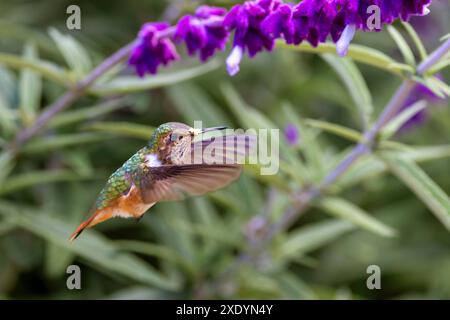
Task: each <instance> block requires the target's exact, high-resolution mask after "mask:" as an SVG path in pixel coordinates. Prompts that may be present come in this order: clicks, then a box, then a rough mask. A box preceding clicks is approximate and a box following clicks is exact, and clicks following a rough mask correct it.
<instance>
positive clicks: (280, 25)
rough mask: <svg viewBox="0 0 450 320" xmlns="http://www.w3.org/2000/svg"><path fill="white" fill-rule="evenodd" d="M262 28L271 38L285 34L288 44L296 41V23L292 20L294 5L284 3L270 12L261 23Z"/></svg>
mask: <svg viewBox="0 0 450 320" xmlns="http://www.w3.org/2000/svg"><path fill="white" fill-rule="evenodd" d="M261 30H262V32H263V33H264V34H266V35H268V36H269V37H271V38H274V39H277V38H281V36H283V38H284V40H285V41H286V43H287V44H292V43H293V42H294V31H295V29H294V24H293V22H292V6H291V5H288V4H282V5H280V6H278V8H277V9H276V10H274V11H273V12H272V13H271V14H269V15H268V16H267V17H266V18H265V19H264V20H263V22H262V23H261Z"/></svg>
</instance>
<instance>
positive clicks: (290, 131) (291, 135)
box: [284, 123, 300, 146]
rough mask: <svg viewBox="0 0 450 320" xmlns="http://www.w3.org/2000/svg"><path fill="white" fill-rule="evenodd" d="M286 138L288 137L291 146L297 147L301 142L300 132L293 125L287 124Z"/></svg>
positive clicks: (285, 129)
mask: <svg viewBox="0 0 450 320" xmlns="http://www.w3.org/2000/svg"><path fill="white" fill-rule="evenodd" d="M284 136H285V137H286V140H287V142H288V143H289V144H290V145H291V146H295V145H297V144H298V142H299V140H300V134H299V132H298V129H297V127H296V126H295V125H294V124H292V123H289V124H287V125H286V127H285V128H284Z"/></svg>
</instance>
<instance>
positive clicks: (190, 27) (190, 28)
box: [174, 6, 229, 62]
mask: <svg viewBox="0 0 450 320" xmlns="http://www.w3.org/2000/svg"><path fill="white" fill-rule="evenodd" d="M225 13H226V10H224V9H222V8H218V7H209V6H201V7H199V8H198V9H197V10H196V12H195V15H194V16H184V17H183V18H181V19H180V21H179V22H178V24H177V28H176V31H175V35H174V38H175V39H176V40H177V42H181V41H184V42H185V43H186V46H187V49H188V53H189V55H193V54H195V53H196V52H200V59H201V61H202V62H204V61H206V60H207V59H208V58H209V57H211V56H212V55H214V53H215V51H216V50H223V49H224V48H225V44H226V42H227V40H228V36H229V32H228V31H227V30H226V28H225V26H224V25H223V24H212V23H211V24H208V23H207V22H208V21H210V20H211V21H212V19H218V18H221V17H223V16H224V15H225Z"/></svg>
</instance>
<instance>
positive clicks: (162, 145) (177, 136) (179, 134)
mask: <svg viewBox="0 0 450 320" xmlns="http://www.w3.org/2000/svg"><path fill="white" fill-rule="evenodd" d="M223 129H226V127H213V128H206V129H196V128H192V127H190V126H188V125H186V124H184V123H180V122H168V123H165V124H162V125H160V126H159V127H158V128H157V129H156V130H155V132H154V133H153V136H152V138H151V139H150V141H149V145H150V146H151V147H152V149H153V150H154V151H155V152H157V153H158V154H159V158H160V159H162V160H167V161H170V162H172V163H178V162H180V161H181V159H183V157H184V156H186V154H187V151H188V150H189V151H190V149H191V143H192V141H193V140H194V138H195V137H196V136H198V135H199V134H201V133H204V132H210V131H215V130H223Z"/></svg>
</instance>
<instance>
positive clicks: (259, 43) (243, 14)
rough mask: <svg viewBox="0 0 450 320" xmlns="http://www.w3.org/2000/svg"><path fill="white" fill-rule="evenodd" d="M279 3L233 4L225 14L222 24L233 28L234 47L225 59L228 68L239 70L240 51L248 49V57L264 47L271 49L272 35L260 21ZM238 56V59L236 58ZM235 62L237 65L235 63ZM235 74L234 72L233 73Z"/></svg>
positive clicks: (266, 0) (264, 0) (270, 0)
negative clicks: (228, 62) (264, 30)
mask: <svg viewBox="0 0 450 320" xmlns="http://www.w3.org/2000/svg"><path fill="white" fill-rule="evenodd" d="M279 4H280V1H279V0H256V1H248V2H245V3H244V4H238V5H235V6H234V7H233V8H231V10H230V12H228V14H227V15H226V16H225V20H224V22H223V25H224V27H225V28H227V29H228V30H235V34H234V48H235V49H236V48H240V49H236V50H234V49H233V52H232V54H231V55H230V57H229V59H227V61H231V62H232V65H230V64H227V67H228V70H230V69H231V70H232V71H233V72H236V71H237V70H239V62H240V58H242V53H243V52H245V51H248V55H249V57H251V58H252V57H254V56H255V55H256V54H257V53H258V52H260V51H262V50H264V49H266V50H269V51H271V50H272V49H273V47H274V45H275V40H274V38H273V37H271V36H269V35H267V34H266V33H265V32H263V30H262V28H261V23H262V22H263V20H264V19H265V18H266V17H267V16H268V15H269V14H270V13H271V12H272V10H274V9H275V7H276V6H278V5H279ZM238 58H239V59H238ZM236 62H237V65H236ZM234 74H235V73H234Z"/></svg>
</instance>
